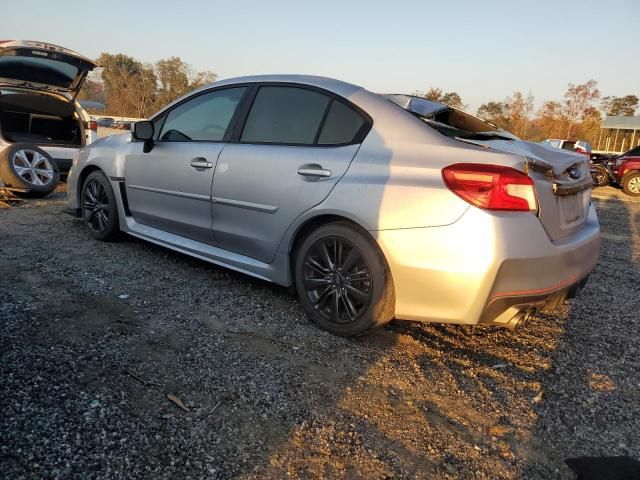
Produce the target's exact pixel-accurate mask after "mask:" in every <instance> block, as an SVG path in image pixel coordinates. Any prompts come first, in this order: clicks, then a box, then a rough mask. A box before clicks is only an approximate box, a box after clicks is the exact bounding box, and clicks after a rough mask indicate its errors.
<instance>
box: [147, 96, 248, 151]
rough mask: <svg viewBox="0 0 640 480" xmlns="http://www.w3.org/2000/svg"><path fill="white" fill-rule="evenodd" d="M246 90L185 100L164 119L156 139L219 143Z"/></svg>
mask: <svg viewBox="0 0 640 480" xmlns="http://www.w3.org/2000/svg"><path fill="white" fill-rule="evenodd" d="M245 89H246V88H245V87H237V88H225V89H223V90H216V91H214V92H209V93H205V94H202V95H198V96H197V97H195V98H193V99H191V100H187V101H186V102H184V103H182V104H181V105H179V106H177V107H176V108H174V109H173V110H171V111H170V112H169V114H168V115H167V116H166V120H165V122H164V125H163V126H162V133H161V134H160V137H159V139H160V140H161V141H164V142H188V141H190V140H200V141H210V142H215V141H221V140H222V139H223V138H224V134H225V132H226V131H227V127H228V126H229V123H230V122H231V118H232V117H233V114H234V113H235V111H236V108H237V107H238V103H240V99H241V98H242V95H243V93H244V91H245Z"/></svg>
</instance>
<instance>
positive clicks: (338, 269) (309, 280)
mask: <svg viewBox="0 0 640 480" xmlns="http://www.w3.org/2000/svg"><path fill="white" fill-rule="evenodd" d="M295 284H296V290H297V292H298V295H299V297H300V301H301V303H302V306H303V308H304V310H305V312H306V313H307V315H308V316H309V317H310V318H311V320H313V321H314V322H315V323H316V324H317V325H319V326H320V327H321V328H323V329H325V330H328V331H329V332H331V333H334V334H336V335H341V336H354V335H361V334H363V333H366V332H368V331H369V330H371V329H373V328H376V327H380V326H382V325H384V324H386V323H387V322H389V321H390V320H391V319H393V315H394V310H395V293H394V288H393V280H392V278H391V273H390V272H389V268H388V266H387V263H386V261H385V259H384V256H383V255H382V252H381V251H380V249H379V247H378V246H377V245H376V243H375V242H374V240H373V239H372V238H371V237H370V236H369V235H368V234H367V232H365V231H363V230H361V229H360V228H358V227H356V226H354V225H351V224H349V223H346V222H335V223H329V224H326V225H323V226H321V227H319V228H317V229H316V230H314V231H313V232H311V234H309V235H308V236H307V237H306V238H305V239H304V241H303V242H302V244H301V245H300V248H299V249H298V251H297V253H296V258H295Z"/></svg>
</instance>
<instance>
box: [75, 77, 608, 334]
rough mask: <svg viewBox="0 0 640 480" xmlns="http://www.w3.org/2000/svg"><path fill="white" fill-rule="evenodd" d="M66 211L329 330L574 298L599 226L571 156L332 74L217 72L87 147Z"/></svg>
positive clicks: (485, 319)
mask: <svg viewBox="0 0 640 480" xmlns="http://www.w3.org/2000/svg"><path fill="white" fill-rule="evenodd" d="M68 185H69V193H68V209H67V211H68V212H69V213H71V214H73V215H76V216H77V217H80V218H82V219H83V221H84V224H85V225H86V228H87V229H88V231H89V232H90V233H91V235H93V237H95V238H96V239H99V240H105V241H108V240H113V239H115V238H117V236H118V235H119V234H120V233H121V232H124V233H127V234H129V235H133V236H136V237H139V238H142V239H145V240H148V241H150V242H153V243H156V244H159V245H162V246H165V247H167V248H171V249H173V250H177V251H179V252H182V253H186V254H188V255H192V256H194V257H197V258H200V259H202V260H205V261H208V262H212V263H215V264H217V265H221V266H223V267H226V268H231V269H234V270H238V271H240V272H244V273H246V274H248V275H252V276H254V277H258V278H261V279H264V280H267V281H270V282H275V283H277V284H280V285H284V286H295V288H296V290H297V292H298V295H299V297H300V302H301V304H302V306H303V308H304V310H305V311H306V313H307V314H308V316H309V317H310V318H311V320H313V321H314V322H315V323H316V324H317V325H319V326H320V327H321V328H324V329H326V330H328V331H330V332H333V333H335V334H338V335H344V336H350V335H360V334H363V333H365V332H367V331H369V330H371V329H372V328H375V327H379V326H381V325H384V324H385V323H387V322H389V321H390V320H391V319H393V318H397V319H409V320H417V321H424V322H446V323H461V324H494V325H502V326H505V327H508V328H514V327H515V326H516V325H518V324H521V323H523V322H525V321H526V320H527V319H528V318H529V317H530V316H531V315H532V314H533V313H534V312H536V311H538V310H540V309H543V308H553V307H555V306H557V305H559V304H562V303H563V302H564V301H565V300H567V299H568V298H572V297H573V296H575V295H576V294H577V292H578V291H579V290H580V288H581V287H582V286H584V284H585V282H586V280H587V277H588V275H589V273H590V272H591V270H592V269H593V268H594V266H595V265H596V262H597V259H598V252H599V248H600V232H599V225H598V219H597V217H596V212H595V209H594V207H593V205H592V204H591V198H590V194H591V185H592V181H591V176H590V174H589V166H588V164H587V159H586V157H584V155H579V154H575V153H573V152H568V151H562V150H558V149H552V148H549V147H546V146H544V145H540V144H537V143H532V142H527V141H523V140H520V139H518V138H517V137H515V136H513V135H511V134H509V133H508V132H505V131H503V130H500V129H499V128H497V127H496V126H494V125H491V124H489V123H486V122H484V121H482V120H480V119H478V118H475V117H473V116H471V115H468V114H466V113H464V112H462V111H460V110H457V109H454V108H451V107H448V106H447V105H443V104H441V103H436V102H431V101H428V100H425V99H422V98H418V97H414V96H409V95H399V94H390V95H380V94H376V93H372V92H369V91H367V90H365V89H363V88H361V87H358V86H355V85H351V84H348V83H344V82H341V81H338V80H333V79H329V78H322V77H313V76H299V75H269V76H255V77H243V78H236V79H230V80H225V81H218V82H215V83H213V84H211V85H208V86H206V87H204V88H201V89H199V90H196V91H194V92H192V93H190V94H188V95H186V96H185V97H183V98H181V99H179V100H177V101H175V102H173V103H172V104H170V105H169V106H167V107H166V108H164V109H163V110H161V111H160V112H158V113H157V114H156V115H155V116H153V117H152V118H151V119H150V120H149V121H142V122H138V123H136V124H135V125H134V129H133V131H132V132H131V133H126V134H123V135H117V136H112V137H106V138H103V139H100V140H98V141H97V142H94V143H93V144H91V145H89V146H87V147H85V148H83V149H82V150H81V151H80V153H79V155H78V156H77V157H76V159H75V160H74V165H73V167H72V171H71V174H70V176H69V179H68Z"/></svg>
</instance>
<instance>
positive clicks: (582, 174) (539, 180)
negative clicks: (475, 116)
mask: <svg viewBox="0 0 640 480" xmlns="http://www.w3.org/2000/svg"><path fill="white" fill-rule="evenodd" d="M459 140H461V141H464V142H467V143H472V144H474V145H479V146H482V147H485V148H492V149H495V150H499V151H503V152H509V153H514V154H517V155H521V156H522V157H523V159H524V161H525V170H526V172H527V174H528V175H529V176H530V177H531V178H532V179H533V181H534V183H535V188H536V195H537V199H538V207H539V212H538V216H539V218H540V222H541V223H542V225H543V226H544V229H545V230H546V232H547V235H549V238H551V239H552V240H562V239H564V238H567V237H570V236H571V235H573V234H574V233H576V232H577V231H579V230H580V229H581V228H582V227H583V225H584V223H585V222H586V220H587V215H588V213H589V204H590V202H591V187H592V186H593V180H592V179H591V174H590V173H589V163H588V157H586V156H585V155H581V154H578V153H573V152H569V151H566V150H560V149H557V148H552V147H547V146H544V145H541V144H538V143H533V142H527V141H524V140H475V139H473V140H471V139H464V138H459Z"/></svg>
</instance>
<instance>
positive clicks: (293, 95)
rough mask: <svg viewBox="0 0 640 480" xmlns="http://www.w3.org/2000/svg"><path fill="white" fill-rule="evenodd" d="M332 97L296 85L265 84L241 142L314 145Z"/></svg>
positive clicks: (254, 102)
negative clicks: (267, 85) (275, 85)
mask: <svg viewBox="0 0 640 480" xmlns="http://www.w3.org/2000/svg"><path fill="white" fill-rule="evenodd" d="M328 104H329V97H328V96H327V95H324V94H322V93H318V92H315V91H312V90H306V89H303V88H296V87H261V88H260V90H259V91H258V94H257V95H256V98H255V100H254V101H253V105H252V106H251V111H250V112H249V115H248V117H247V121H246V122H245V125H244V129H243V131H242V135H241V137H240V141H242V142H250V143H285V144H302V145H313V143H314V141H315V138H316V134H317V133H318V129H319V128H320V123H321V122H322V117H323V116H324V112H325V110H326V108H327V105H328Z"/></svg>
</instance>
